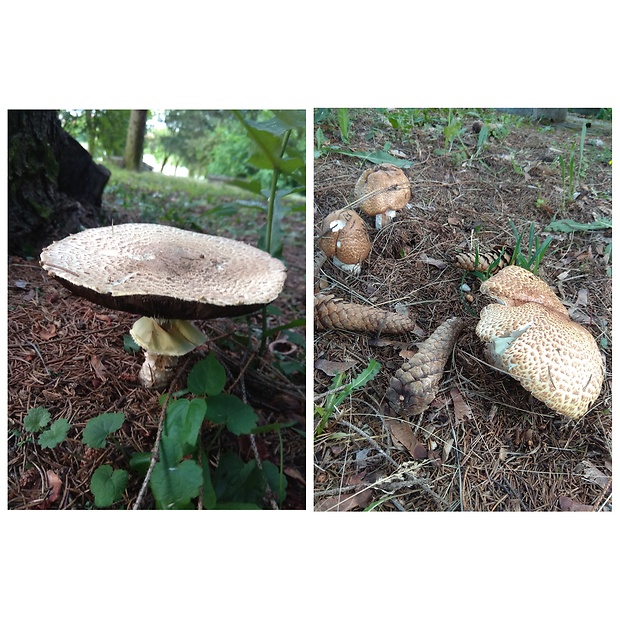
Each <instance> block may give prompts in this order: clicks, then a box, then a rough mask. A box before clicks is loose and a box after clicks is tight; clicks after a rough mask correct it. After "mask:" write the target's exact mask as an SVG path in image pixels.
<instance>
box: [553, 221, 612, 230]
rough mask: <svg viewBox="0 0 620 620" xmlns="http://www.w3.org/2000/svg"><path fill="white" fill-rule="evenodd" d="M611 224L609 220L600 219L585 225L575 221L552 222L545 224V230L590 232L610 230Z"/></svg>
mask: <svg viewBox="0 0 620 620" xmlns="http://www.w3.org/2000/svg"><path fill="white" fill-rule="evenodd" d="M611 227H612V223H611V219H607V218H602V219H600V220H594V221H593V222H587V223H586V224H582V223H581V222H576V221H575V220H554V221H553V222H551V223H549V224H547V226H546V227H545V230H547V231H550V232H565V233H570V232H591V231H594V230H604V229H606V228H611Z"/></svg>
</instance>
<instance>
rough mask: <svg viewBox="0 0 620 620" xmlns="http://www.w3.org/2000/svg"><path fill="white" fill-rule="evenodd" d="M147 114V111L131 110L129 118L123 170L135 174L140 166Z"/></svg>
mask: <svg viewBox="0 0 620 620" xmlns="http://www.w3.org/2000/svg"><path fill="white" fill-rule="evenodd" d="M147 114H148V110H132V111H131V115H130V116H129V127H128V128H127V141H126V143H125V168H127V170H134V171H136V172H137V171H139V170H140V168H141V166H142V154H143V152H144V134H145V133H146V117H147Z"/></svg>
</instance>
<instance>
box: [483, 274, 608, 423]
mask: <svg viewBox="0 0 620 620" xmlns="http://www.w3.org/2000/svg"><path fill="white" fill-rule="evenodd" d="M480 291H481V292H482V293H484V294H486V295H489V296H490V297H492V298H494V299H495V300H497V301H498V302H499V303H493V304H489V305H488V306H486V307H485V308H483V309H482V312H481V313H480V321H479V323H478V325H477V327H476V334H477V335H478V337H479V338H480V339H481V340H482V341H484V342H486V343H487V346H486V354H487V357H488V359H489V361H490V362H491V363H492V364H493V365H494V366H495V367H497V368H498V369H499V370H502V371H504V372H506V373H508V374H510V375H511V376H512V377H514V378H515V379H517V381H519V382H520V383H521V385H522V386H523V387H524V388H525V389H526V390H528V391H529V392H531V394H532V395H533V396H534V397H535V398H537V399H538V400H541V401H542V402H544V403H545V404H546V405H547V406H548V407H549V408H550V409H553V410H554V411H556V412H558V413H560V414H562V415H565V416H568V417H569V418H572V419H574V420H578V419H579V418H581V417H582V416H583V415H584V414H585V413H586V412H587V411H588V409H589V408H590V406H591V405H592V403H593V402H594V401H595V400H596V398H597V397H598V395H599V393H600V391H601V386H602V383H603V376H604V372H605V368H604V364H603V359H602V356H601V353H600V351H599V349H598V346H597V344H596V340H594V337H593V336H592V334H590V332H589V331H588V330H587V329H585V328H584V327H582V326H581V325H579V324H577V323H575V322H574V321H572V320H571V319H570V318H569V315H568V312H567V310H566V308H565V307H564V305H563V304H562V302H561V301H560V300H559V299H558V298H557V297H556V295H555V294H554V292H553V290H552V289H551V287H550V286H548V285H547V284H546V283H545V282H543V280H541V279H540V278H538V277H537V276H535V275H534V274H532V273H531V272H529V271H527V270H526V269H522V268H521V267H517V266H514V265H513V266H509V267H506V268H504V269H502V270H501V271H500V272H498V273H497V274H496V275H494V276H492V277H491V278H489V279H488V280H486V281H485V282H483V284H482V285H481V287H480Z"/></svg>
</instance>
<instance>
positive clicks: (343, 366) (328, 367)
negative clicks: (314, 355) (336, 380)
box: [314, 359, 355, 377]
mask: <svg viewBox="0 0 620 620" xmlns="http://www.w3.org/2000/svg"><path fill="white" fill-rule="evenodd" d="M353 366H355V362H334V361H332V360H326V359H320V360H316V361H315V362H314V367H315V368H316V369H317V370H322V371H323V372H324V373H325V374H326V375H328V376H330V377H335V376H336V375H339V374H340V373H343V372H345V371H347V370H349V368H353Z"/></svg>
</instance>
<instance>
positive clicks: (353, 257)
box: [318, 208, 370, 274]
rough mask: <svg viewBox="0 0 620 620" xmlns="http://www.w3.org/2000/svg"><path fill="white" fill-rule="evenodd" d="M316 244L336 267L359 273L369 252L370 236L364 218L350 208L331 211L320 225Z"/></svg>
mask: <svg viewBox="0 0 620 620" xmlns="http://www.w3.org/2000/svg"><path fill="white" fill-rule="evenodd" d="M318 245H319V247H320V248H321V250H323V252H325V255H326V256H327V257H328V258H330V259H331V260H332V262H333V263H334V265H336V267H338V268H340V269H342V270H343V271H348V272H352V273H354V274H359V273H360V271H361V269H362V262H363V261H365V260H366V258H368V255H369V254H370V238H369V236H368V230H367V229H366V224H365V223H364V220H363V219H362V218H361V217H360V216H359V215H358V214H357V213H356V212H355V211H352V210H351V209H347V208H345V209H339V210H338V211H333V212H332V213H330V214H329V215H328V216H327V217H326V218H325V219H324V220H323V223H322V225H321V234H320V237H319V240H318Z"/></svg>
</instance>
